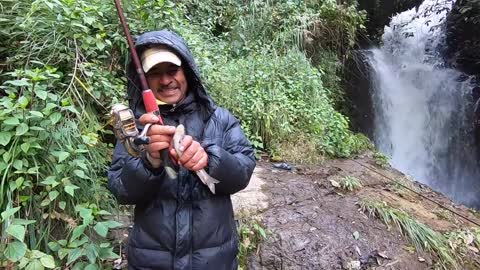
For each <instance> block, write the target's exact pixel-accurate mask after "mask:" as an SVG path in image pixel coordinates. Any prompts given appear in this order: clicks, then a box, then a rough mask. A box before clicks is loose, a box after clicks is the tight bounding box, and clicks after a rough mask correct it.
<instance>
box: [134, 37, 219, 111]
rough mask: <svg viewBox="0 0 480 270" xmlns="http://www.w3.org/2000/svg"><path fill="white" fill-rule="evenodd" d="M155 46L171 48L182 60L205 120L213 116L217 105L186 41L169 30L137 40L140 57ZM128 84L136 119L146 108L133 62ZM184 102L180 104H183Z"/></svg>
mask: <svg viewBox="0 0 480 270" xmlns="http://www.w3.org/2000/svg"><path fill="white" fill-rule="evenodd" d="M155 45H165V46H168V47H169V48H171V49H172V50H173V51H174V52H175V53H176V54H177V55H178V56H179V57H180V58H181V60H182V67H183V68H184V71H185V75H186V77H187V82H188V91H189V93H191V94H193V96H194V99H195V100H196V102H198V104H199V105H200V108H201V111H202V114H203V116H204V117H203V118H204V120H206V119H208V117H209V116H210V115H211V114H212V112H213V110H214V108H215V104H214V103H213V101H212V99H211V98H210V97H209V95H208V94H207V91H206V89H205V87H204V85H203V83H202V81H201V77H200V71H199V69H198V67H197V65H196V63H195V60H194V58H193V55H192V53H191V52H190V50H189V48H188V46H187V43H186V42H185V40H184V39H183V38H182V37H180V36H179V35H177V34H176V33H174V32H171V31H169V30H161V31H152V32H146V33H144V34H142V35H140V36H138V38H137V39H136V42H135V49H136V50H137V53H138V55H139V56H140V55H142V52H143V51H144V50H145V49H147V48H149V47H151V46H155ZM127 76H128V84H127V92H128V99H129V106H130V109H132V111H133V112H134V113H135V116H136V117H139V116H140V115H142V114H144V113H145V107H144V106H143V100H142V88H141V85H140V80H139V77H138V75H137V72H136V70H135V67H134V64H133V61H130V64H129V66H128V69H127ZM181 103H182V102H180V104H181Z"/></svg>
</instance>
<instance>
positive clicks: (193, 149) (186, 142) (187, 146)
mask: <svg viewBox="0 0 480 270" xmlns="http://www.w3.org/2000/svg"><path fill="white" fill-rule="evenodd" d="M182 146H183V149H184V150H183V154H182V156H181V157H180V159H179V160H178V161H179V162H180V164H185V163H186V162H187V161H189V160H190V159H191V158H192V157H193V156H194V155H195V153H197V151H198V148H199V147H200V148H201V146H200V144H199V143H198V142H196V141H194V140H193V138H192V136H188V135H187V136H185V137H184V138H183V140H182ZM180 151H182V150H181V149H180Z"/></svg>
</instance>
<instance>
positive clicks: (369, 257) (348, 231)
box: [233, 158, 476, 269]
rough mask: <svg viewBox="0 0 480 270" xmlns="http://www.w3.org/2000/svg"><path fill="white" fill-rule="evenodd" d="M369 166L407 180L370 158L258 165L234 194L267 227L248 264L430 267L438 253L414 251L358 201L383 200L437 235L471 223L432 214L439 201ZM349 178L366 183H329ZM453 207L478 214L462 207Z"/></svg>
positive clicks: (263, 266)
mask: <svg viewBox="0 0 480 270" xmlns="http://www.w3.org/2000/svg"><path fill="white" fill-rule="evenodd" d="M369 168H373V169H375V170H379V171H381V173H382V174H384V175H385V176H387V177H389V178H393V179H403V181H405V176H403V175H402V174H400V173H398V172H395V171H393V170H389V169H386V170H383V169H381V168H378V167H375V165H374V164H373V162H372V160H371V159H368V158H364V159H357V160H354V161H353V160H333V161H329V162H327V163H326V164H324V165H323V166H318V167H304V166H303V167H297V168H295V169H294V170H292V171H285V170H278V169H273V168H272V164H271V163H267V162H261V163H258V165H257V170H256V172H255V177H254V178H252V181H251V184H250V185H249V188H248V189H247V190H245V191H243V192H241V193H239V194H237V195H236V196H235V197H234V199H233V201H234V203H235V205H236V209H237V211H238V210H239V209H244V210H245V209H250V210H249V211H251V212H252V213H257V214H259V215H261V217H262V220H263V224H264V226H265V227H266V229H267V230H268V231H270V234H269V237H268V239H267V240H266V241H265V242H264V243H262V245H261V248H260V249H259V250H258V252H257V254H256V255H255V256H252V257H251V260H250V265H249V269H432V268H433V264H434V262H435V258H433V257H432V256H431V255H429V254H427V253H418V252H415V251H414V248H413V247H412V245H411V244H410V242H409V241H408V239H406V238H405V237H404V236H402V235H401V234H400V232H399V230H398V229H397V228H388V227H387V226H386V225H384V224H383V223H382V222H381V221H379V220H378V219H377V218H374V217H368V216H367V215H366V214H365V213H363V212H362V211H360V210H359V206H358V202H359V201H360V200H362V199H364V198H372V199H377V200H381V201H385V202H387V203H389V204H390V205H393V206H395V208H398V209H402V210H404V211H406V212H408V213H409V214H411V215H412V216H414V217H415V218H416V219H417V220H419V221H421V222H423V223H425V224H427V225H429V226H430V227H431V228H433V229H435V230H438V231H441V232H443V231H449V230H453V229H458V228H463V227H471V224H467V223H465V222H464V221H462V220H459V219H456V218H451V219H446V218H445V217H444V216H440V215H437V214H435V213H436V212H435V211H437V210H438V209H437V208H438V207H437V206H435V205H434V204H432V203H430V202H429V201H426V200H424V199H421V198H420V197H418V196H416V195H415V194H413V193H411V194H408V192H403V191H401V190H400V189H398V187H397V185H394V184H393V183H391V182H390V181H389V180H387V179H386V178H385V177H384V176H381V175H378V174H377V173H375V172H374V171H372V170H370V169H369ZM347 175H349V176H355V177H356V178H358V179H360V180H361V181H362V183H363V186H364V187H363V188H362V189H360V190H359V191H357V192H350V193H344V194H342V193H340V192H339V190H338V189H335V188H334V187H333V186H332V184H331V182H330V180H332V179H338V177H343V176H347ZM415 188H417V189H418V190H419V191H420V192H422V193H424V194H426V195H427V196H429V197H431V198H434V199H436V200H437V201H441V202H442V203H443V204H446V205H449V206H452V205H453V204H452V203H451V202H450V201H449V200H448V199H446V198H445V197H443V196H442V195H440V194H437V193H435V192H432V191H431V190H430V189H428V188H426V187H424V186H421V185H416V186H415ZM266 198H268V199H266ZM242 203H243V205H242ZM252 206H253V207H252ZM249 207H250V208H249ZM455 209H456V210H457V211H460V212H462V213H463V214H465V215H468V216H470V217H471V218H476V217H475V216H473V215H472V214H471V213H470V212H469V211H468V209H467V208H465V207H456V208H455Z"/></svg>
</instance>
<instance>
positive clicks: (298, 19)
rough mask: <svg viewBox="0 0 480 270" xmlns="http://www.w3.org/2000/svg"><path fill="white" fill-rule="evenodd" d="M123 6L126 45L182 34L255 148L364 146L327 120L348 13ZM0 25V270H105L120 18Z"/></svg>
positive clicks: (19, 10) (97, 1)
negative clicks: (133, 39) (130, 37)
mask: <svg viewBox="0 0 480 270" xmlns="http://www.w3.org/2000/svg"><path fill="white" fill-rule="evenodd" d="M304 2H305V3H304ZM124 9H125V11H126V16H127V18H128V23H129V26H130V28H131V31H132V33H133V34H138V33H141V32H144V31H147V30H157V29H162V28H165V27H168V28H170V29H173V30H175V31H177V32H179V33H180V34H181V35H182V36H184V37H185V39H186V40H187V42H188V43H189V44H190V46H191V47H192V49H193V52H194V54H195V56H196V57H197V59H198V62H199V66H200V67H201V68H202V72H203V76H204V78H205V80H206V84H207V86H208V87H209V91H210V93H211V94H212V96H213V97H214V98H215V99H216V100H217V101H218V103H219V104H220V105H222V106H226V107H228V108H229V109H230V110H232V111H233V112H234V113H235V114H236V115H237V117H238V118H239V119H240V120H241V123H242V126H243V127H244V129H245V131H246V133H247V134H248V136H249V138H250V139H251V141H252V142H253V144H254V145H255V147H256V149H258V150H262V151H266V152H268V153H269V154H271V155H276V156H280V157H282V158H288V159H293V160H315V159H316V158H318V157H320V156H327V157H331V156H340V157H347V156H349V155H351V154H353V153H357V152H359V151H362V150H363V149H365V148H366V146H367V145H368V143H367V141H366V140H365V137H363V136H360V135H354V134H352V133H351V132H350V131H349V122H348V119H347V118H346V117H345V116H343V115H342V114H340V113H339V112H338V111H337V110H335V108H339V107H341V106H342V105H341V103H342V92H341V87H340V84H339V82H340V79H339V78H340V77H339V76H340V75H341V68H340V67H341V63H342V61H343V60H344V59H345V58H346V57H348V50H349V49H351V48H352V46H353V45H354V41H355V40H354V37H355V34H356V31H357V30H358V29H360V28H361V27H362V23H363V21H364V15H363V14H362V13H359V12H357V11H356V9H355V7H354V6H353V5H348V6H347V5H342V6H338V5H336V3H335V1H332V0H324V1H316V2H311V1H301V2H300V1H298V2H297V1H246V2H245V1H234V0H208V1H197V0H189V1H168V0H157V1H147V0H132V1H125V3H124ZM0 14H2V15H1V17H0V73H1V76H0V145H1V146H2V148H1V149H0V172H1V182H0V213H1V232H2V239H1V242H0V268H4V267H5V268H6V267H11V266H18V267H19V268H27V269H43V268H55V267H59V266H62V267H69V268H70V269H100V268H105V267H106V265H109V264H110V261H111V260H112V259H114V258H117V256H118V255H117V254H115V251H116V247H114V246H113V245H112V243H110V242H109V240H108V239H107V234H108V232H109V230H111V229H113V228H116V227H118V226H120V224H119V223H117V222H115V221H113V220H112V219H111V217H112V215H111V214H110V213H111V212H112V211H113V209H114V208H115V202H114V200H113V199H112V197H111V196H110V194H109V192H108V191H107V190H106V169H107V166H108V165H109V162H110V157H111V149H112V143H113V138H112V132H111V131H110V129H111V128H110V126H109V125H108V123H107V122H108V120H107V114H108V111H109V108H110V107H111V105H112V104H114V103H117V102H124V101H125V100H124V99H123V97H124V95H125V84H126V82H127V78H125V72H124V70H125V67H126V64H127V62H128V49H127V47H126V42H125V40H124V37H123V32H122V30H121V29H120V26H119V20H118V18H117V15H116V10H115V7H114V5H113V3H112V2H110V1H103V0H75V1H73V0H42V1H40V0H36V1H26V0H20V1H18V0H15V1H14V0H3V1H2V2H1V3H0ZM299 138H301V140H302V142H303V143H301V144H297V140H299ZM253 230H254V233H255V234H256V233H260V234H261V231H260V230H259V229H255V228H254V229H253ZM255 230H256V231H255ZM240 233H241V234H242V233H244V232H242V230H241V232H240ZM246 234H248V235H250V233H246ZM250 241H251V242H255V241H256V240H254V239H250ZM250 248H251V247H250V246H249V247H246V248H245V249H250Z"/></svg>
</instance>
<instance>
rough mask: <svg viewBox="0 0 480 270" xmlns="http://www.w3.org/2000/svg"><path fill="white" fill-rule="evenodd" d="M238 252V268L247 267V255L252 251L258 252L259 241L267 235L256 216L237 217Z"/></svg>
mask: <svg viewBox="0 0 480 270" xmlns="http://www.w3.org/2000/svg"><path fill="white" fill-rule="evenodd" d="M239 224H240V226H239V228H238V235H239V241H240V246H239V253H238V263H239V268H238V269H239V270H245V269H248V267H247V265H248V264H247V263H248V261H247V260H248V256H249V255H251V254H252V253H254V252H258V249H259V248H260V243H261V242H262V241H263V240H265V239H266V238H267V236H268V234H267V231H266V230H265V228H264V227H263V226H262V225H261V223H260V221H259V220H258V219H256V218H251V217H248V218H246V217H243V218H239Z"/></svg>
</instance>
